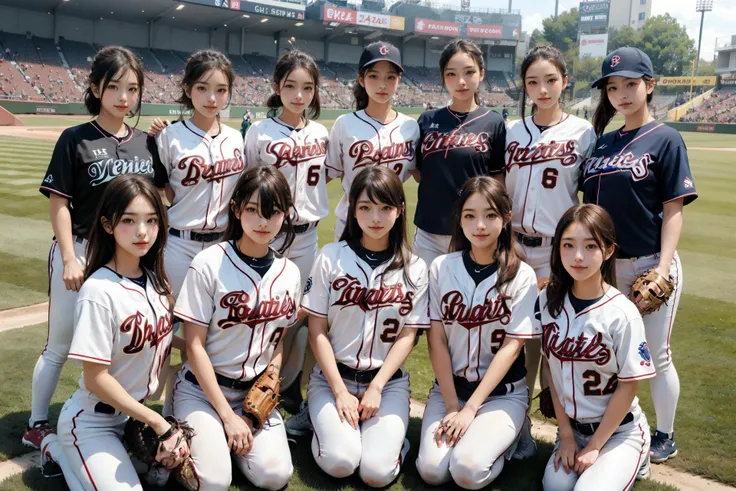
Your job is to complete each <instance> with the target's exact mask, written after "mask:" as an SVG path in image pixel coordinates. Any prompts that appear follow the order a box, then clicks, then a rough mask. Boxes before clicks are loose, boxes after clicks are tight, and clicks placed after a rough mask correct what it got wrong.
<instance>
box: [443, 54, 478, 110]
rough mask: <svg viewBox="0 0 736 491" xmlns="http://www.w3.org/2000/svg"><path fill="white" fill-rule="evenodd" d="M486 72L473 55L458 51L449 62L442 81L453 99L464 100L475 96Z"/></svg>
mask: <svg viewBox="0 0 736 491" xmlns="http://www.w3.org/2000/svg"><path fill="white" fill-rule="evenodd" d="M485 74H486V72H485V70H482V69H481V68H480V67H479V66H478V63H476V61H475V60H474V59H473V57H472V56H470V55H469V54H468V53H465V52H464V51H458V52H457V53H455V55H453V57H452V58H450V61H448V62H447V66H446V67H445V70H444V72H443V73H442V81H443V83H444V84H445V88H446V89H447V92H449V93H450V95H451V96H452V98H453V100H456V101H463V102H464V101H469V100H472V99H473V98H474V97H475V93H476V92H477V91H478V87H479V86H480V83H481V81H482V80H483V77H485Z"/></svg>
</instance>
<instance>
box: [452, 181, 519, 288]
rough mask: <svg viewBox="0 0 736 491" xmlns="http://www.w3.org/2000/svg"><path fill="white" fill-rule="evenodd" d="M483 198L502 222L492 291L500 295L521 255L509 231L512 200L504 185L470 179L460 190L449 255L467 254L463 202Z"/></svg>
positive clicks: (517, 267)
mask: <svg viewBox="0 0 736 491" xmlns="http://www.w3.org/2000/svg"><path fill="white" fill-rule="evenodd" d="M476 193H478V194H480V195H481V196H483V197H484V198H485V199H486V201H487V202H488V204H489V205H490V206H491V208H492V209H493V210H494V211H495V212H496V213H498V216H500V217H501V219H502V220H503V222H504V224H503V228H502V229H501V233H500V234H499V236H498V240H497V241H496V257H495V259H496V261H497V262H498V279H497V280H496V285H495V288H496V290H497V291H498V292H499V293H503V292H501V287H503V286H504V285H505V284H506V283H508V282H510V281H511V280H513V279H514V277H516V273H518V272H519V265H520V264H521V258H522V253H521V249H520V248H519V245H518V244H517V242H516V238H515V237H514V233H513V231H512V230H511V197H510V196H509V194H508V193H507V192H506V188H504V186H503V184H501V183H499V182H498V181H497V180H495V179H493V178H492V177H488V176H479V177H472V178H470V179H468V180H467V181H466V182H465V184H464V185H463V187H462V189H460V193H459V195H458V197H457V199H456V200H455V219H454V228H453V231H452V240H451V241H450V252H454V251H469V250H470V249H471V244H470V240H468V238H467V237H465V233H464V232H463V227H462V217H463V207H464V206H465V202H466V201H468V199H469V198H470V197H471V196H472V195H474V194H476Z"/></svg>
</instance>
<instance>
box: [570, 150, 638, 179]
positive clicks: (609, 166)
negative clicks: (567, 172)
mask: <svg viewBox="0 0 736 491" xmlns="http://www.w3.org/2000/svg"><path fill="white" fill-rule="evenodd" d="M651 163H652V156H651V155H649V154H648V153H645V154H643V155H642V156H640V157H634V154H633V153H632V152H628V153H624V154H617V155H614V156H613V157H588V158H587V159H585V163H584V164H583V169H584V172H585V177H586V178H588V177H591V176H592V175H595V174H600V173H604V172H608V171H616V170H620V171H629V172H631V177H632V178H633V179H634V180H635V181H641V180H642V179H644V178H646V177H647V176H648V175H649V165H650V164H651Z"/></svg>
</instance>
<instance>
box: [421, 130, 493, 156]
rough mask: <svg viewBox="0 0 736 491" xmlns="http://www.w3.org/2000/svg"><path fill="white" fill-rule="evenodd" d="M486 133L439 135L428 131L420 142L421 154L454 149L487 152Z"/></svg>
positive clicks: (487, 137) (487, 138) (436, 132)
mask: <svg viewBox="0 0 736 491" xmlns="http://www.w3.org/2000/svg"><path fill="white" fill-rule="evenodd" d="M488 140H489V136H488V133H487V132H485V131H483V132H481V133H462V134H461V133H457V132H452V133H440V132H439V131H430V132H429V133H427V134H426V135H425V136H424V141H423V142H422V153H423V154H426V153H430V152H435V151H440V150H453V149H455V148H472V149H474V150H475V151H476V152H487V151H488V148H489V147H488Z"/></svg>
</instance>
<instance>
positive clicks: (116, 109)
mask: <svg viewBox="0 0 736 491" xmlns="http://www.w3.org/2000/svg"><path fill="white" fill-rule="evenodd" d="M93 93H94V94H95V96H97V97H98V98H99V96H100V92H99V88H98V87H93ZM139 99H140V86H139V85H138V78H137V77H136V75H135V72H134V71H133V70H128V69H122V70H120V71H119V72H118V73H116V74H115V75H114V76H113V77H112V78H111V79H110V82H109V83H108V84H107V87H105V91H104V93H103V94H102V100H101V101H100V102H101V111H105V112H107V113H108V114H110V115H111V116H112V117H114V118H118V119H122V118H124V117H125V116H126V115H127V114H128V113H129V112H130V111H132V110H133V109H135V107H136V105H137V104H138V100H139Z"/></svg>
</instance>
